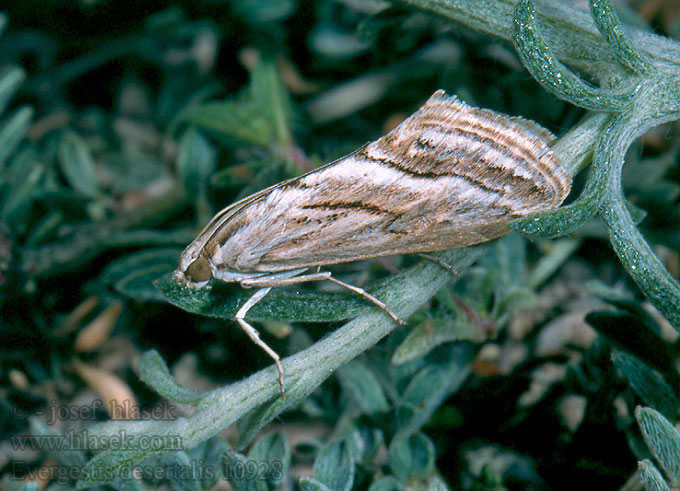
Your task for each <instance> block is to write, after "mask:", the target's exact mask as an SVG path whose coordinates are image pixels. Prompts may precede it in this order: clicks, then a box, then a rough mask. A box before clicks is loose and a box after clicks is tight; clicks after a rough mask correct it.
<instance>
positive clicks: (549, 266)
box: [526, 239, 581, 290]
mask: <svg viewBox="0 0 680 491" xmlns="http://www.w3.org/2000/svg"><path fill="white" fill-rule="evenodd" d="M541 245H543V244H539V248H540V249H541V252H543V255H542V256H541V258H540V259H539V260H538V263H536V265H535V266H534V267H533V269H532V270H531V274H530V275H529V277H528V278H527V281H526V284H527V286H528V287H529V288H531V289H534V290H535V289H537V288H538V287H540V286H541V285H542V284H543V283H544V282H545V281H546V280H547V279H548V278H549V277H550V276H552V275H553V274H554V273H555V272H556V271H557V270H558V269H559V268H560V267H561V266H562V265H563V264H564V263H565V262H566V261H567V259H569V257H570V256H571V255H572V254H573V253H574V252H576V249H578V247H579V246H580V245H581V242H580V241H578V240H572V239H562V240H553V241H550V242H549V243H547V244H545V247H541ZM546 249H547V250H546Z"/></svg>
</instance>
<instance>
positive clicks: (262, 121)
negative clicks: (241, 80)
mask: <svg viewBox="0 0 680 491" xmlns="http://www.w3.org/2000/svg"><path fill="white" fill-rule="evenodd" d="M185 118H186V120H187V121H189V122H190V123H193V124H195V125H196V126H198V127H200V128H203V129H205V130H209V131H210V132H212V133H214V134H216V135H219V136H225V137H229V138H233V139H235V140H237V141H239V142H243V143H247V144H249V145H257V146H262V147H265V146H267V145H269V143H270V142H271V139H272V134H273V131H272V127H271V125H270V124H269V121H267V119H266V117H265V115H263V114H262V111H261V108H260V107H259V105H258V104H257V103H255V102H252V101H250V102H245V101H244V102H231V101H222V102H205V103H202V104H197V105H195V106H191V107H190V108H189V109H187V111H186V113H185Z"/></svg>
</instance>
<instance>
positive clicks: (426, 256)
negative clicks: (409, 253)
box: [415, 252, 460, 277]
mask: <svg viewBox="0 0 680 491" xmlns="http://www.w3.org/2000/svg"><path fill="white" fill-rule="evenodd" d="M415 255H416V256H418V257H422V258H423V259H427V260H428V261H430V262H432V263H434V264H436V265H437V266H439V267H440V268H442V269H444V270H446V271H447V272H448V273H449V274H450V275H451V276H456V277H458V276H460V273H459V272H458V271H456V270H455V269H453V267H452V266H451V265H450V264H449V263H447V262H446V261H442V260H441V259H439V258H438V257H437V256H433V255H431V254H423V253H421V252H418V253H416V254H415Z"/></svg>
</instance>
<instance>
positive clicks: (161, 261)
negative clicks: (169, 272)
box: [99, 247, 182, 285]
mask: <svg viewBox="0 0 680 491" xmlns="http://www.w3.org/2000/svg"><path fill="white" fill-rule="evenodd" d="M181 253H182V249H180V248H174V247H159V248H153V249H144V250H142V251H139V252H134V253H132V254H127V255H125V256H122V257H119V258H118V259H116V260H115V261H111V262H110V263H109V264H108V265H107V266H106V268H104V271H102V273H101V275H100V276H99V280H100V281H101V282H102V283H103V284H106V285H114V284H116V283H118V282H119V281H121V280H123V279H124V278H126V277H127V276H128V275H129V274H130V272H131V271H141V270H143V269H147V268H149V267H155V266H158V265H172V266H173V267H176V266H177V260H178V258H179V255H180V254H181Z"/></svg>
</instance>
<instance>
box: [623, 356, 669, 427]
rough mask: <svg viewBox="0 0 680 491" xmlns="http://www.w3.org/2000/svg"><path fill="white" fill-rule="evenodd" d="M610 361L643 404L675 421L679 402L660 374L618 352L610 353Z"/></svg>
mask: <svg viewBox="0 0 680 491" xmlns="http://www.w3.org/2000/svg"><path fill="white" fill-rule="evenodd" d="M612 361H613V362H614V365H616V368H618V369H619V370H621V372H622V373H623V375H624V376H625V377H626V379H627V380H628V384H629V385H630V386H631V388H632V389H633V390H634V391H635V393H636V394H637V395H638V396H640V398H641V399H642V401H643V402H644V403H645V404H647V405H649V406H651V407H653V408H654V409H656V410H657V411H659V412H661V414H663V415H664V416H665V417H666V418H668V419H670V420H675V419H676V417H677V415H678V409H680V401H678V398H677V397H676V396H675V394H674V392H673V389H672V388H671V387H670V386H669V385H668V384H667V383H666V381H665V380H664V378H663V377H662V376H661V374H660V373H658V372H657V371H655V370H652V369H651V368H649V367H648V366H647V365H645V364H644V363H642V362H641V361H639V360H637V359H636V358H634V357H632V356H630V355H627V354H626V353H621V352H619V351H614V352H612Z"/></svg>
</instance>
